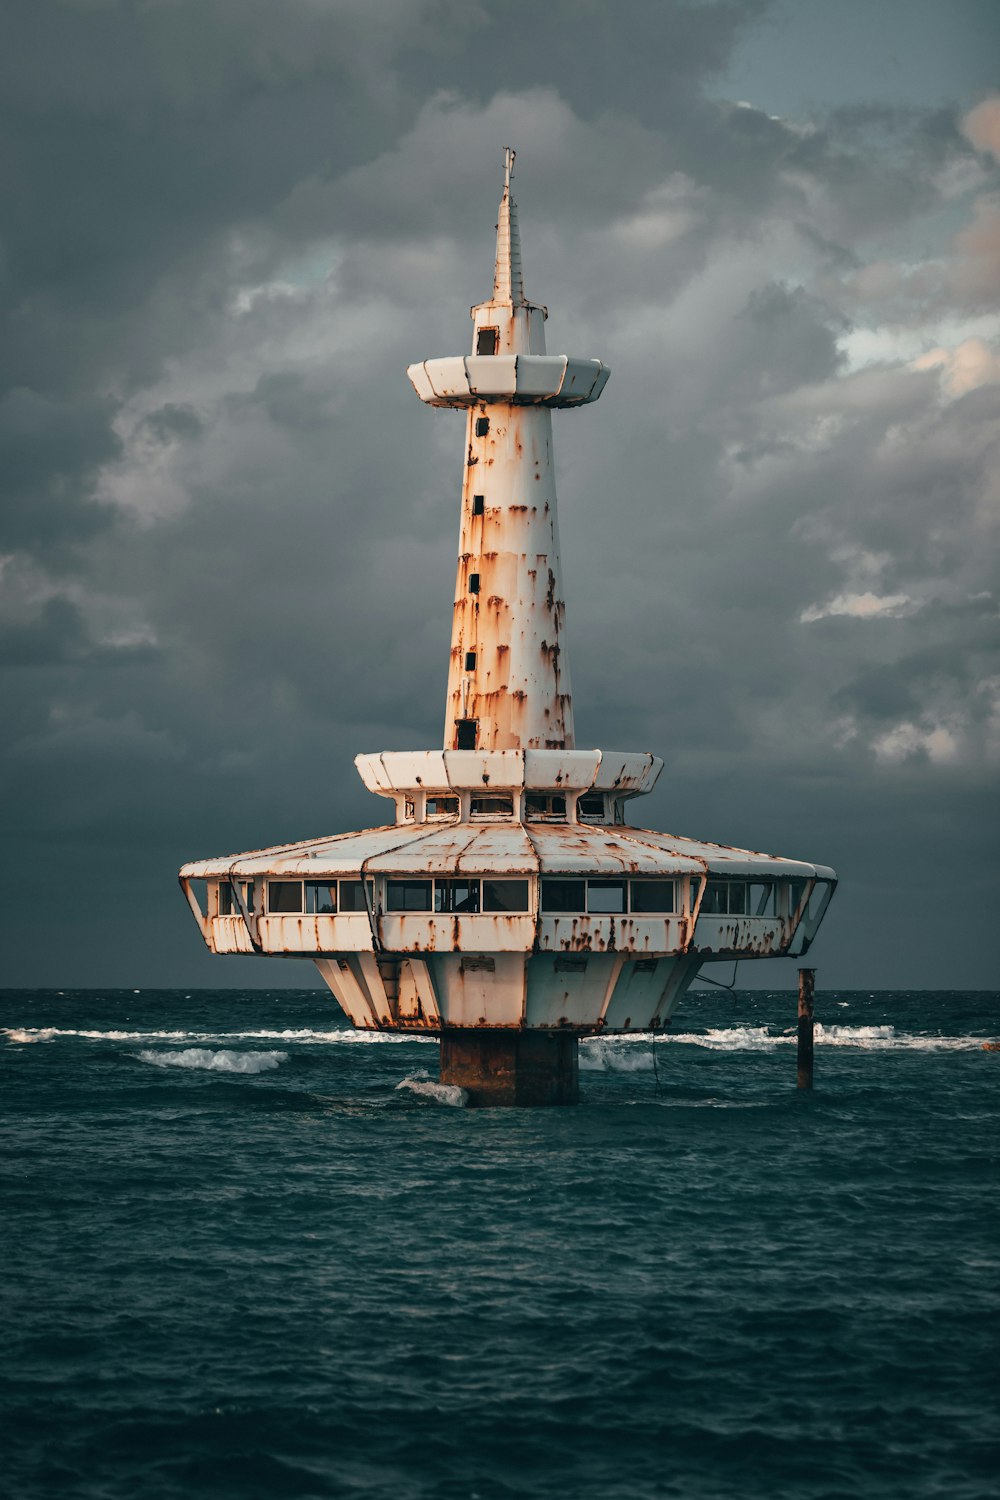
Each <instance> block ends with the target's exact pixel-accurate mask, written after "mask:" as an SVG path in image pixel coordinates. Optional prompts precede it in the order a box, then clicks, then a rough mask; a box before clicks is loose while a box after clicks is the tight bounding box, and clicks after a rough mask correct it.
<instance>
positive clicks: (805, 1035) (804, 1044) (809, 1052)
mask: <svg viewBox="0 0 1000 1500" xmlns="http://www.w3.org/2000/svg"><path fill="white" fill-rule="evenodd" d="M815 989H816V970H815V969H800V970H799V1045H798V1086H799V1088H800V1089H811V1088H812V1086H813V995H814V993H815Z"/></svg>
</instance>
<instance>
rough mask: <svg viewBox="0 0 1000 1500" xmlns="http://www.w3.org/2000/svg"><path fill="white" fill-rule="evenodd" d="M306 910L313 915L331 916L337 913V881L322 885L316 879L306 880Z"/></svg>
mask: <svg viewBox="0 0 1000 1500" xmlns="http://www.w3.org/2000/svg"><path fill="white" fill-rule="evenodd" d="M306 911H307V912H308V913H309V915H310V916H314V917H333V916H336V914H337V882H336V881H335V880H334V881H331V882H330V884H328V885H324V884H322V883H321V882H320V881H318V880H307V881H306Z"/></svg>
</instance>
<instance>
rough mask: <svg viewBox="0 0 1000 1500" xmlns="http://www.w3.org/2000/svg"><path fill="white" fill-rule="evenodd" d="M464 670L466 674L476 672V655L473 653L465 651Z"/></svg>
mask: <svg viewBox="0 0 1000 1500" xmlns="http://www.w3.org/2000/svg"><path fill="white" fill-rule="evenodd" d="M465 670H466V671H467V672H474V671H475V670H476V653H475V652H474V651H466V653H465Z"/></svg>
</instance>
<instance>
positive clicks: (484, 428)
mask: <svg viewBox="0 0 1000 1500" xmlns="http://www.w3.org/2000/svg"><path fill="white" fill-rule="evenodd" d="M489 430H490V419H489V417H477V418H476V437H485V436H486V434H487V433H488V432H489Z"/></svg>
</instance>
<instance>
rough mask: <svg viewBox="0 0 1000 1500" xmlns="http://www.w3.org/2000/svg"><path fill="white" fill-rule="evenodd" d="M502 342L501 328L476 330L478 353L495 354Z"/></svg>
mask: <svg viewBox="0 0 1000 1500" xmlns="http://www.w3.org/2000/svg"><path fill="white" fill-rule="evenodd" d="M499 342H500V330H499V328H479V329H477V330H476V353H477V354H495V353H496V352H497V345H498V344H499Z"/></svg>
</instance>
